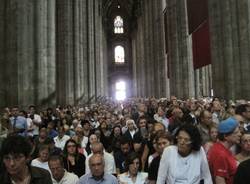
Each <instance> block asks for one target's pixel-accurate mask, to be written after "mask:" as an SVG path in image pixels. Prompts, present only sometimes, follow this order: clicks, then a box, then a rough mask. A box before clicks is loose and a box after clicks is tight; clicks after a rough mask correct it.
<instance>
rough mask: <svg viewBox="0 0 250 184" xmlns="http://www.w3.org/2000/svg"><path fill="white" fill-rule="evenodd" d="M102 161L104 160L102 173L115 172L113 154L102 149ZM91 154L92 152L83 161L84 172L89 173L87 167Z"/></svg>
mask: <svg viewBox="0 0 250 184" xmlns="http://www.w3.org/2000/svg"><path fill="white" fill-rule="evenodd" d="M103 154H104V162H105V167H104V173H105V174H116V166H115V159H114V157H113V155H111V154H110V153H107V152H105V151H104V153H103ZM92 155H93V153H91V154H90V155H89V156H88V157H87V158H86V161H85V174H88V173H90V169H89V158H90V157H91V156H92Z"/></svg>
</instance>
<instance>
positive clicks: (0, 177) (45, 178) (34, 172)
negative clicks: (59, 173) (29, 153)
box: [0, 166, 52, 184]
mask: <svg viewBox="0 0 250 184" xmlns="http://www.w3.org/2000/svg"><path fill="white" fill-rule="evenodd" d="M29 170H30V174H31V181H30V184H45V183H46V184H52V180H51V177H50V173H49V172H48V171H47V170H45V169H42V168H38V167H33V166H30V167H29ZM0 181H1V183H2V184H12V182H11V179H10V177H9V175H8V173H7V172H1V173H0Z"/></svg>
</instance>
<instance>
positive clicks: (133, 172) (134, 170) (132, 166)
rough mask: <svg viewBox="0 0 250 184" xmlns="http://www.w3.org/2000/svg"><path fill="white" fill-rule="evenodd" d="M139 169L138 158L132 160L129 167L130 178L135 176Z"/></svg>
mask: <svg viewBox="0 0 250 184" xmlns="http://www.w3.org/2000/svg"><path fill="white" fill-rule="evenodd" d="M139 167H140V161H139V159H138V158H136V159H134V160H133V162H132V163H131V164H130V165H129V173H130V175H132V176H136V175H137V173H138V171H139Z"/></svg>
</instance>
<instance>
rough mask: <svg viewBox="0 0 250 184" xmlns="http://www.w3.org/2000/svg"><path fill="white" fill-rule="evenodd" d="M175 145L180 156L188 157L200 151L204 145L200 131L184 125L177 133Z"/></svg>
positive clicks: (189, 125)
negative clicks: (202, 144) (193, 152)
mask: <svg viewBox="0 0 250 184" xmlns="http://www.w3.org/2000/svg"><path fill="white" fill-rule="evenodd" d="M174 143H175V144H176V145H177V147H178V152H179V154H180V155H183V156H187V155H189V154H190V153H191V152H192V151H199V150H200V147H201V143H202V139H201V135H200V133H199V130H198V129H197V128H196V127H195V126H193V125H191V124H184V125H182V126H181V127H180V128H179V129H178V130H177V132H176V137H175V139H174Z"/></svg>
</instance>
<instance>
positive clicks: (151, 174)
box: [148, 156, 161, 181]
mask: <svg viewBox="0 0 250 184" xmlns="http://www.w3.org/2000/svg"><path fill="white" fill-rule="evenodd" d="M160 161H161V157H160V156H157V157H155V158H154V159H153V160H152V162H151V164H150V166H149V168H148V179H149V180H153V181H156V180H157V174H158V169H159V166H160Z"/></svg>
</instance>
